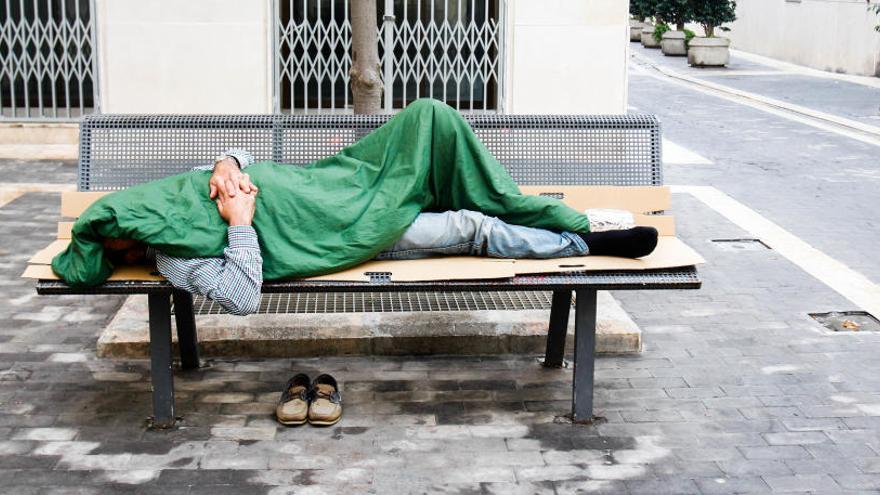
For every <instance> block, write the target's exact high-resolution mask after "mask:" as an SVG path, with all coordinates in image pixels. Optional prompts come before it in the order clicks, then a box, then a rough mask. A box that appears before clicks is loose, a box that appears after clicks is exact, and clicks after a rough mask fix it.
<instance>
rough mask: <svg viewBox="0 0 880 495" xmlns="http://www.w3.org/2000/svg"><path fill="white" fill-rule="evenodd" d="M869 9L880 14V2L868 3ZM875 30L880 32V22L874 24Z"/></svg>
mask: <svg viewBox="0 0 880 495" xmlns="http://www.w3.org/2000/svg"><path fill="white" fill-rule="evenodd" d="M868 11H870V12H874V13H875V14H877V15H880V3H877V4H874V5H868ZM874 30H875V31H877V32H878V33H880V23H877V25H876V26H874Z"/></svg>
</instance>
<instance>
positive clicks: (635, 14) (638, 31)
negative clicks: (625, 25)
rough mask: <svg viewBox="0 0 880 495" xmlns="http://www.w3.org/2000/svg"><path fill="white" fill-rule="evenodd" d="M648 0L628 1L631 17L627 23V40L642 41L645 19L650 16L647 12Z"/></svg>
mask: <svg viewBox="0 0 880 495" xmlns="http://www.w3.org/2000/svg"><path fill="white" fill-rule="evenodd" d="M648 3H649V0H630V2H629V14H630V16H631V17H632V18H631V19H630V21H629V40H630V41H642V27H644V24H645V19H647V18H648V17H650V16H651V14H652V12H649V10H648Z"/></svg>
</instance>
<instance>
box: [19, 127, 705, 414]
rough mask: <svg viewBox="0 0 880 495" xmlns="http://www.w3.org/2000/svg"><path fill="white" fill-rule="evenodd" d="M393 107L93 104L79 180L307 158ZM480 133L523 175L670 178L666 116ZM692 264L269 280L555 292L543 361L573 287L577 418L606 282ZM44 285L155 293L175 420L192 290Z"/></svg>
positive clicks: (677, 279)
mask: <svg viewBox="0 0 880 495" xmlns="http://www.w3.org/2000/svg"><path fill="white" fill-rule="evenodd" d="M388 118H389V117H388V116H349V115H345V116H339V115H336V116H334V115H314V116H302V115H298V116H291V115H259V116H226V115H187V116H173V115H169V116H137V115H97V116H87V117H85V118H84V119H83V121H82V124H81V127H80V155H79V182H78V189H79V190H80V191H111V190H117V189H122V188H124V187H128V186H132V185H134V184H138V183H141V182H145V181H149V180H154V179H159V178H162V177H165V176H168V175H171V174H176V173H180V172H184V171H187V170H189V169H190V168H192V167H193V166H194V165H199V164H204V163H206V161H209V160H210V159H211V157H213V156H215V155H216V154H217V153H218V152H220V151H221V150H223V149H226V148H230V147H243V148H246V149H248V150H250V151H251V152H252V153H254V156H255V157H256V159H257V160H258V161H259V160H265V159H268V160H273V161H277V162H284V163H291V164H300V165H301V164H307V163H311V162H312V161H314V160H317V159H319V158H321V157H323V156H326V155H329V154H333V153H335V152H337V151H339V150H340V149H342V148H343V147H345V146H346V145H348V144H350V143H352V142H354V141H356V140H357V139H358V138H359V137H360V136H363V135H364V134H366V133H368V132H369V131H370V130H372V129H374V128H376V127H378V126H379V125H381V124H382V123H384V122H385V121H386V120H387V119H388ZM466 118H467V120H468V121H469V122H470V124H471V126H472V127H473V128H474V131H475V132H476V133H477V135H478V136H479V137H480V139H481V140H482V141H483V142H484V143H485V144H486V145H487V146H488V148H489V149H490V150H491V151H492V153H493V154H495V156H496V157H498V159H499V160H500V161H501V162H502V163H503V164H504V166H505V167H506V168H507V170H508V171H509V172H510V174H511V176H512V177H513V178H514V179H515V180H516V181H517V182H518V183H519V184H520V185H621V186H644V185H657V186H659V185H662V183H663V174H662V162H661V145H660V143H661V139H660V125H659V123H658V122H657V120H656V118H655V117H653V116H648V115H639V116H623V115H621V116H523V115H487V114H468V115H466ZM700 285H701V282H700V278H699V276H698V274H697V271H696V269H695V268H694V267H687V268H681V269H667V270H654V271H640V272H631V271H630V272H626V271H620V272H571V273H565V274H550V275H527V276H516V277H513V278H511V279H502V280H478V281H474V280H466V281H442V282H392V281H389V280H388V279H387V277H383V276H382V275H381V274H378V275H376V276H374V277H373V278H372V280H371V281H370V282H327V281H321V282H319V281H279V282H266V283H265V284H264V285H263V293H264V294H273V293H274V294H277V293H315V292H333V293H365V292H366V293H390V292H394V293H425V292H441V293H443V292H458V291H479V292H493V291H515V292H522V291H543V292H547V294H550V293H551V292H552V305H551V311H550V323H549V331H548V336H547V348H546V355H545V359H544V365H545V366H551V367H559V366H563V365H564V359H563V355H564V350H565V336H566V332H567V325H568V317H569V309H570V307H571V300H572V299H571V296H572V291H574V293H575V350H574V378H573V393H572V419H573V420H574V421H576V422H589V421H591V420H592V418H593V374H594V350H595V338H596V291H597V290H635V289H639V290H643V289H696V288H699V287H700ZM36 288H37V292H38V293H39V294H147V295H148V299H149V319H150V355H151V358H150V361H151V369H152V372H151V379H152V390H153V425H154V426H156V427H168V426H172V425H173V424H174V422H175V415H174V383H173V374H172V336H171V314H172V312H171V309H172V306H171V303H172V300H173V303H174V315H175V321H176V326H177V336H178V342H179V350H180V361H181V367H182V368H184V369H188V368H196V367H198V366H199V365H200V358H199V351H198V337H197V332H196V324H195V313H194V311H193V298H192V297H191V296H190V294H188V293H186V292H183V291H178V290H174V289H173V288H172V287H171V285H170V284H168V283H167V282H164V281H162V282H156V281H118V282H107V283H105V284H104V285H101V286H98V287H93V288H89V289H72V288H70V287H68V286H67V285H66V284H64V283H63V282H60V281H57V280H39V281H37V285H36Z"/></svg>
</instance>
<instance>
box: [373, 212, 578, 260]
mask: <svg viewBox="0 0 880 495" xmlns="http://www.w3.org/2000/svg"><path fill="white" fill-rule="evenodd" d="M588 253H589V250H588V249H587V245H586V243H584V241H583V239H581V238H580V237H579V236H577V235H576V234H572V233H569V232H563V233H561V234H557V233H555V232H551V231H549V230H544V229H535V228H531V227H523V226H521V225H511V224H508V223H504V222H502V221H501V220H499V219H497V218H495V217H490V216H487V215H484V214H482V213H479V212H476V211H469V210H459V211H447V212H444V213H422V214H420V215H419V216H418V217H416V220H415V221H414V222H413V223H412V225H410V226H409V228H408V229H407V230H406V232H404V233H403V236H401V237H400V239H398V241H397V242H396V243H394V245H393V246H391V248H389V249H387V250H385V251H382V252H381V253H379V254H378V255H377V256H376V259H378V260H403V259H416V258H425V257H428V256H438V255H472V256H489V257H492V258H562V257H566V256H583V255H586V254H588Z"/></svg>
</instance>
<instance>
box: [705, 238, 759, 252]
mask: <svg viewBox="0 0 880 495" xmlns="http://www.w3.org/2000/svg"><path fill="white" fill-rule="evenodd" d="M712 242H714V243H715V245H717V246H718V247H719V248H720V249H722V250H723V251H764V250H765V249H770V246H768V245H766V244H764V243H763V242H761V240H760V239H712Z"/></svg>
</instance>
